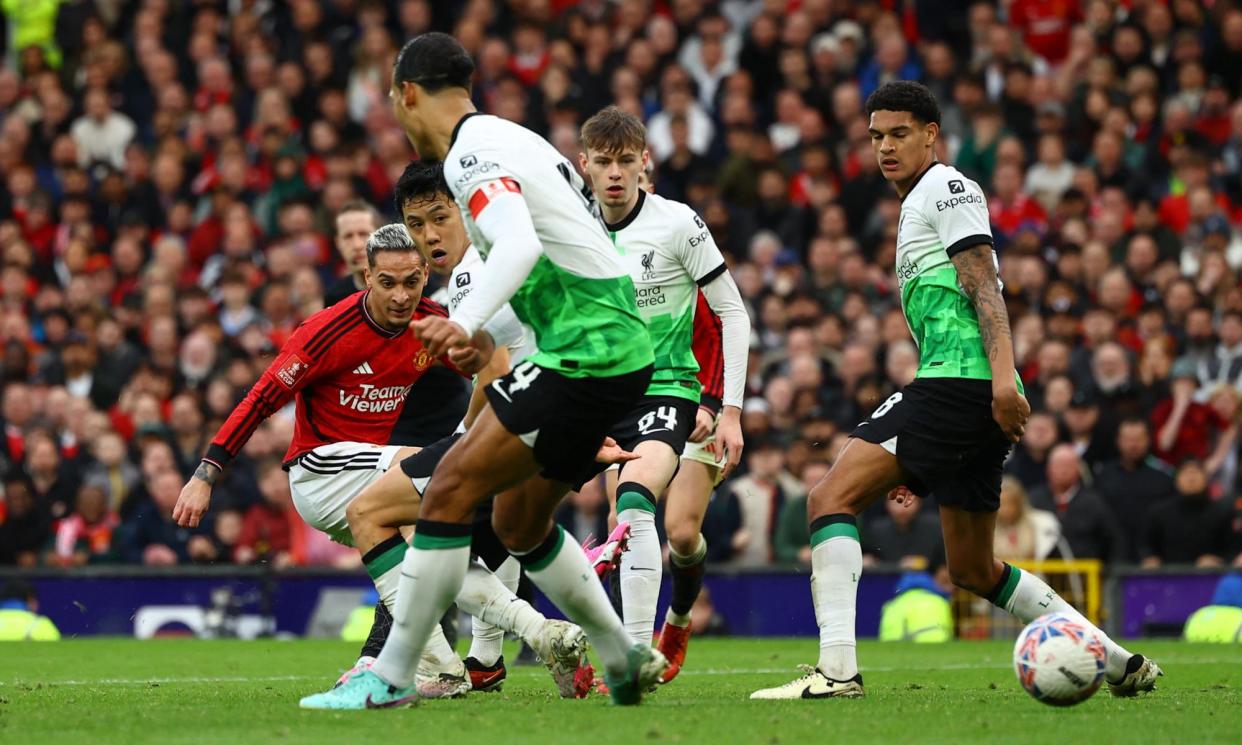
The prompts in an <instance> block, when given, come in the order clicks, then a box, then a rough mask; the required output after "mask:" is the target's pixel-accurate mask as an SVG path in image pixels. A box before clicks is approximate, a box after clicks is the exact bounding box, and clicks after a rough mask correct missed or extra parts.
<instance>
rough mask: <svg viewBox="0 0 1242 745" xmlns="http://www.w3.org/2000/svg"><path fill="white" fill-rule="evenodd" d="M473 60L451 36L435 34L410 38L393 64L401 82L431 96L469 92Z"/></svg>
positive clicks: (437, 32) (397, 79)
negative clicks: (453, 90) (452, 90)
mask: <svg viewBox="0 0 1242 745" xmlns="http://www.w3.org/2000/svg"><path fill="white" fill-rule="evenodd" d="M473 77H474V60H473V59H471V58H470V53H469V52H467V51H466V49H465V47H463V46H462V45H461V42H459V41H457V40H456V39H454V38H453V37H451V36H449V35H448V34H443V33H440V32H439V31H432V32H429V33H426V34H421V35H419V36H416V37H414V38H413V39H410V40H409V41H408V42H406V44H405V46H403V47H401V51H400V52H399V53H397V60H396V62H394V63H393V78H394V79H395V80H396V81H397V82H398V83H407V82H409V83H418V84H419V85H421V86H422V87H423V88H424V89H425V90H426V91H427V92H428V93H435V92H436V91H439V90H443V89H444V88H465V89H466V90H470V83H471V80H472V79H473Z"/></svg>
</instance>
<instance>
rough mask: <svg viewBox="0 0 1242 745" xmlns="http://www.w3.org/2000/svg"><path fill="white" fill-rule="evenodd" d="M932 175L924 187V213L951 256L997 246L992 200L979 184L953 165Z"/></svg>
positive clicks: (931, 173)
mask: <svg viewBox="0 0 1242 745" xmlns="http://www.w3.org/2000/svg"><path fill="white" fill-rule="evenodd" d="M928 175H929V176H930V177H931V178H930V179H929V183H928V184H927V185H926V187H925V188H924V189H923V190H922V192H923V193H922V197H923V215H924V217H925V219H926V220H927V222H928V224H930V225H931V226H932V227H933V228H934V229H935V231H936V234H937V236H938V237H939V238H940V243H941V244H942V245H943V246H944V250H945V253H946V254H948V255H949V258H952V257H953V255H954V254H957V253H959V252H961V251H964V250H966V249H968V248H970V247H972V246H978V245H980V244H987V245H989V246H991V245H993V243H992V226H991V220H990V219H989V217H988V200H987V197H985V196H984V195H983V189H981V188H979V184H977V183H975V182H974V181H971V180H970V179H968V178H966V177H965V176H963V175H962V174H961V172H960V171H958V170H957V169H956V168H952V167H944V168H936V169H933V171H931V172H929V174H928Z"/></svg>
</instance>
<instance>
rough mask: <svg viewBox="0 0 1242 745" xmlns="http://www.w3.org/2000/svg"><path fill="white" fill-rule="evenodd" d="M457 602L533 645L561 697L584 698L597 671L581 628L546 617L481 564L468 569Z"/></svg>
mask: <svg viewBox="0 0 1242 745" xmlns="http://www.w3.org/2000/svg"><path fill="white" fill-rule="evenodd" d="M514 584H517V583H516V582H515V583H514ZM457 605H458V606H459V607H460V608H461V609H462V610H464V611H465V612H467V613H469V614H470V615H472V616H474V617H475V619H478V620H481V621H483V622H484V623H486V624H488V625H490V626H494V627H495V628H497V629H500V630H501V633H502V634H503V633H504V632H505V631H512V632H513V633H515V634H517V635H518V637H519V638H520V639H521V640H522V641H523V642H525V643H526V644H528V645H530V647H531V649H534V650H535V652H536V653H537V654H538V655H539V658H540V659H541V660H543V663H544V665H546V666H547V668H548V671H549V672H550V673H551V674H552V679H553V681H555V683H556V688H557V691H558V692H559V693H560V694H561V697H562V698H584V697H585V696H586V695H587V693H589V687H588V686H587V685H586V683H584V682H583V681H584V680H585V681H587V682H589V681H590V680H592V679H593V678H594V677H595V673H594V670H593V669H589V668H590V664H589V663H588V662H587V656H586V653H587V647H588V646H589V645H588V643H587V638H586V634H585V633H584V632H583V630H582V629H581V628H579V627H578V626H576V625H574V624H572V623H568V622H566V621H554V620H549V619H548V618H546V617H544V615H543V614H542V613H540V612H539V611H537V610H535V609H534V608H533V607H532V606H531V605H530V603H527V602H526V601H525V600H522V599H521V598H519V597H518V596H517V595H515V594H513V593H512V592H511V591H510V590H509V589H508V588H506V587H505V586H504V585H503V584H502V583H501V582H500V580H499V579H498V578H497V577H496V575H494V574H492V573H491V572H490V571H488V569H487V568H486V567H485V566H483V565H482V564H480V563H475V564H471V566H470V569H469V571H467V572H466V580H465V582H464V583H463V584H462V588H461V592H460V593H459V594H458V595H457ZM498 658H499V655H497V659H498ZM493 690H494V689H493Z"/></svg>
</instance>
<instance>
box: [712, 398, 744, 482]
mask: <svg viewBox="0 0 1242 745" xmlns="http://www.w3.org/2000/svg"><path fill="white" fill-rule="evenodd" d="M743 446H744V441H743V440H742V410H741V409H740V408H738V407H736V406H726V407H724V410H723V411H722V412H721V413H720V423H719V424H717V425H716V461H717V462H719V461H720V456H721V455H724V456H725V463H724V468H722V469H721V472H720V478H721V479H722V480H723V479H727V478H728V477H729V474H730V473H733V469H735V468H737V465H738V464H739V463H741V462H742V448H743ZM722 450H723V452H722Z"/></svg>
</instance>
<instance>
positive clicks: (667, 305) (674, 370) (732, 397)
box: [579, 106, 750, 680]
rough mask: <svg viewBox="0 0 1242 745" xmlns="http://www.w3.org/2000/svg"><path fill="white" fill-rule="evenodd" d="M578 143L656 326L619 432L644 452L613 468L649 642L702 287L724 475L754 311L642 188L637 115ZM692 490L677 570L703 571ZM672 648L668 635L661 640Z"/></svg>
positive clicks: (686, 219) (635, 616)
mask: <svg viewBox="0 0 1242 745" xmlns="http://www.w3.org/2000/svg"><path fill="white" fill-rule="evenodd" d="M582 144H583V147H584V149H585V152H584V153H581V154H580V155H579V161H580V164H581V166H582V169H583V171H584V172H586V173H587V174H588V175H589V176H590V178H591V187H592V190H593V192H594V194H595V198H596V203H597V204H598V206H599V210H600V214H601V216H602V217H603V220H604V226H605V227H606V228H607V230H608V234H609V236H610V237H611V238H612V241H613V244H614V245H615V246H616V248H617V251H618V252H619V253H620V254H621V258H622V261H623V262H624V263H625V265H626V267H627V268H628V269H629V272H630V278H631V279H632V280H633V281H634V288H635V293H636V300H637V304H638V310H639V313H640V314H641V315H642V316H643V320H644V321H645V322H646V324H647V329H648V331H649V333H650V334H651V342H652V347H653V349H654V351H655V358H656V365H655V372H654V374H653V375H652V380H651V385H650V386H648V388H647V391H646V394H645V395H644V396H643V398H642V400H641V401H639V402H638V405H637V406H635V407H634V409H633V410H631V411H630V412H629V414H627V415H626V417H625V418H624V419H623V420H622V421H621V422H619V423H618V424H617V426H616V427H614V428H613V430H612V436H613V438H614V439H616V441H617V443H618V444H619V445H620V446H621V447H623V448H625V449H626V450H631V451H633V452H634V453H635V454H637V455H639V456H641V457H640V458H639V459H638V460H634V461H630V462H627V463H624V464H622V465H621V467H620V468H619V469H618V470H616V471H613V470H609V471H608V473H607V480H608V481H607V484H608V492H609V497H610V499H611V500H612V501H613V503H614V505H615V509H616V513H617V521H618V523H619V524H628V525H629V528H630V534H629V550H628V551H626V552H625V553H624V554H622V556H621V567H620V572H619V580H620V584H621V599H622V602H621V608H622V613H623V615H624V618H625V626H626V630H627V631H629V632H630V635H631V636H633V637H634V638H635V639H637V640H638V641H640V642H644V643H649V642H650V641H651V635H652V631H653V625H654V621H655V612H656V602H657V601H658V599H659V593H660V575H661V569H662V565H663V561H662V558H661V552H660V538H659V535H658V534H657V532H656V524H655V512H656V501H657V500H658V499H661V498H663V497H664V495H665V493H666V491H667V490H668V488H669V484H670V483H671V482H672V480H673V476H674V475H675V474H676V473H677V470H678V467H679V462H680V458H681V456H682V454H683V452H684V451H685V449H686V445H687V441H688V437H689V435H690V434H691V432H692V430H694V429H695V428H696V425H697V423H698V416H699V404H700V393H701V389H702V385H701V384H700V383H699V380H698V378H697V373H698V372H699V365H698V362H697V360H696V359H695V357H694V351H693V345H692V339H693V335H694V327H695V322H696V312H695V311H696V308H697V305H698V296H699V292H700V290H701V291H702V294H703V296H704V297H705V298H706V300H707V305H708V306H709V307H710V308H711V310H712V311H714V312H715V313H716V315H717V316H719V318H720V320H721V323H722V325H723V339H724V342H723V344H724V361H725V362H724V402H723V403H724V408H723V412H722V413H721V415H720V423H719V424H718V425H717V426H716V441H717V444H718V446H719V447H720V448H721V449H722V450H723V453H721V455H724V456H727V460H726V462H725V464H724V466H723V468H722V472H723V474H725V475H727V473H728V472H729V471H730V470H732V469H733V467H734V466H736V465H737V463H738V461H739V459H740V458H741V452H742V426H741V412H742V409H741V406H742V395H743V392H744V388H745V382H746V361H747V346H748V343H749V339H750V319H749V318H748V317H747V315H746V308H745V306H744V305H743V304H742V297H741V294H740V293H739V292H738V289H737V286H736V285H735V284H734V283H733V279H732V278H731V277H730V275H729V272H728V271H727V269H726V266H725V261H724V257H723V256H722V255H721V253H720V249H719V248H717V247H716V243H715V241H714V240H712V235H711V231H709V230H708V229H707V227H706V226H705V225H704V223H703V221H702V220H701V219H700V218H699V216H698V215H697V214H695V212H694V210H693V209H691V208H689V207H688V206H686V205H684V204H682V203H680V202H675V201H672V200H670V199H665V198H663V197H661V196H659V195H656V194H649V193H648V192H647V191H646V190H644V189H641V188H639V178H640V175H641V174H642V173H643V171H644V170H645V168H646V166H647V164H648V163H649V161H650V155H649V153H648V152H647V132H646V128H645V127H643V123H642V121H640V120H639V119H638V118H637V117H635V116H633V115H632V114H628V113H626V112H624V111H622V110H621V109H619V108H617V107H616V106H609V107H607V108H605V109H603V110H601V111H600V112H598V113H597V114H595V115H594V116H592V117H591V118H590V119H588V120H587V121H586V122H585V123H583V125H582ZM703 320H705V321H708V322H710V319H703ZM700 439H701V438H700ZM694 496H695V497H697V498H695V499H692V500H691V503H689V504H678V505H677V506H676V508H675V509H672V512H673V515H674V518H675V520H676V521H677V522H674V523H671V524H669V525H668V530H669V562H670V564H671V565H672V566H673V570H674V573H675V574H676V573H678V569H679V568H683V567H685V568H690V569H691V571H692V572H693V571H694V570H695V568H701V565H702V563H703V558H704V556H705V555H706V553H707V545H706V543H705V542H704V540H703V537H702V535H701V534H700V532H699V531H700V528H701V527H702V516H703V512H704V510H705V509H706V506H707V505H706V500H705V499H703V498H704V497H705V496H707V495H704V494H701V493H700V494H696V495H694ZM700 499H702V503H701V504H700V503H699V500H700ZM682 522H684V523H685V525H682V524H681V523H682ZM699 573H700V574H701V571H700V572H699ZM614 581H616V579H614ZM687 584H688V585H689V586H688V587H687ZM679 589H686V590H693V592H694V595H696V596H697V595H698V587H697V586H695V585H694V583H681V584H680V585H679ZM673 601H674V605H675V606H676V610H675V611H674V615H673V619H674V621H675V623H674V624H673V626H675V627H677V628H678V629H686V628H688V626H689V616H688V613H689V608H690V605H693V602H694V599H693V598H692V597H691V598H689V602H688V603H687V602H686V598H678V597H676V596H675V597H674V598H673ZM678 637H679V634H678V632H677V631H673V632H671V634H670V637H669V640H668V641H669V645H668V648H669V649H670V651H673V652H674V654H675V655H678V656H680V657H682V658H684V654H685V646H684V643H683V644H677V643H676V642H677V641H679V639H678ZM680 641H683V642H684V639H681V640H680ZM665 646H666V644H665V639H664V638H663V637H662V638H661V647H662V648H663V647H665ZM680 666H681V660H680V659H677V658H676V657H674V658H670V665H669V670H668V671H666V675H667V676H669V679H670V680H671V677H672V676H673V675H676V672H677V670H678V669H680Z"/></svg>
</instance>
